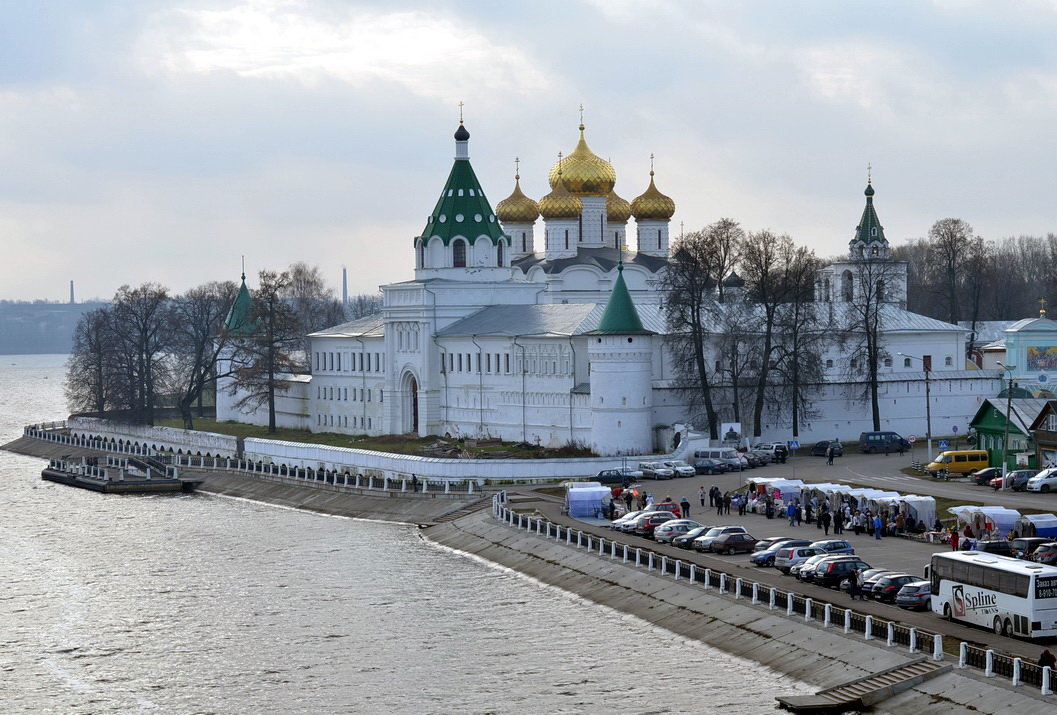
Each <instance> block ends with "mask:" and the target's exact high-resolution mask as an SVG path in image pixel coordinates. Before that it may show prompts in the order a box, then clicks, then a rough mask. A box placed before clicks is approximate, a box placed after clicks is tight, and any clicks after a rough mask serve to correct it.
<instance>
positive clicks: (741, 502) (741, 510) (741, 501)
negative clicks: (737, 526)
mask: <svg viewBox="0 0 1057 715" xmlns="http://www.w3.org/2000/svg"><path fill="white" fill-rule="evenodd" d="M748 501H749V495H748V494H745V495H739V496H738V516H745V506H746V504H747V503H748Z"/></svg>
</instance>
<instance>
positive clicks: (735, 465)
mask: <svg viewBox="0 0 1057 715" xmlns="http://www.w3.org/2000/svg"><path fill="white" fill-rule="evenodd" d="M694 459H714V460H716V461H717V462H721V463H723V464H727V465H729V466H730V468H731V469H741V467H742V458H741V456H740V455H739V454H738V452H737V450H734V449H731V448H730V447H712V448H710V449H699V450H696V451H695V452H694Z"/></svg>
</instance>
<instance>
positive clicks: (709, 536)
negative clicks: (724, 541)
mask: <svg viewBox="0 0 1057 715" xmlns="http://www.w3.org/2000/svg"><path fill="white" fill-rule="evenodd" d="M747 533H749V532H748V531H746V530H745V527H744V526H717V527H715V528H712V529H709V530H708V531H706V532H705V534H704V536H699V537H697V538H696V539H694V550H696V551H708V549H709V547H710V546H712V542H713V541H715V540H716V537H718V536H721V535H723V534H747Z"/></svg>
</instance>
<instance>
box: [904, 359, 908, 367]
mask: <svg viewBox="0 0 1057 715" xmlns="http://www.w3.org/2000/svg"><path fill="white" fill-rule="evenodd" d="M903 367H910V358H903Z"/></svg>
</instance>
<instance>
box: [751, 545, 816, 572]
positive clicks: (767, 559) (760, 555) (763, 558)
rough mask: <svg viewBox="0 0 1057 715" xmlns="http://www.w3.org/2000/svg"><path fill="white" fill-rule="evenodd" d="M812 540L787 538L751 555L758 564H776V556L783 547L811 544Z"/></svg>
mask: <svg viewBox="0 0 1057 715" xmlns="http://www.w3.org/2000/svg"><path fill="white" fill-rule="evenodd" d="M810 545H811V542H810V541H808V540H806V539H785V540H783V541H779V542H777V543H774V544H772V545H771V546H769V547H767V548H766V549H764V550H763V551H756V552H754V553H753V555H752V556H751V557H750V559H749V560H750V561H752V562H753V563H754V564H756V565H757V566H774V558H775V556H777V555H778V552H779V551H781V550H782V549H785V548H789V547H792V546H810Z"/></svg>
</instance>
